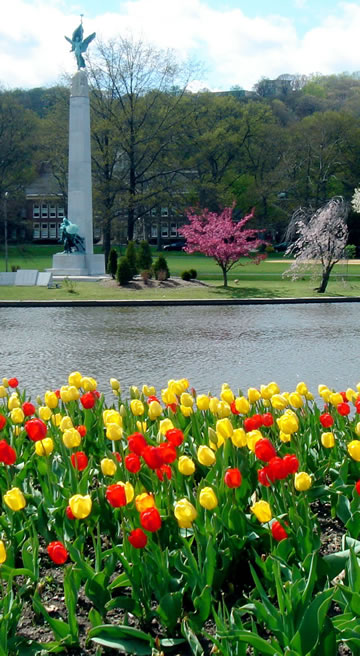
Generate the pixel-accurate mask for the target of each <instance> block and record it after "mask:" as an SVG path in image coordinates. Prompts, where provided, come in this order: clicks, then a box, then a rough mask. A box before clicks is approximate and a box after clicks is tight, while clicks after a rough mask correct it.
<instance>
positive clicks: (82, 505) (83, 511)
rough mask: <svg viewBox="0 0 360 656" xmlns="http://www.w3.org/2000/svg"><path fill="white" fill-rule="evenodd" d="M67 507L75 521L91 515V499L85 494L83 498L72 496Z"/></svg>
mask: <svg viewBox="0 0 360 656" xmlns="http://www.w3.org/2000/svg"><path fill="white" fill-rule="evenodd" d="M69 506H70V508H71V512H72V514H73V515H74V517H75V518H76V519H85V518H86V517H88V516H89V515H90V513H91V508H92V501H91V497H90V495H89V494H86V495H85V496H82V495H81V494H74V496H72V497H71V498H70V499H69Z"/></svg>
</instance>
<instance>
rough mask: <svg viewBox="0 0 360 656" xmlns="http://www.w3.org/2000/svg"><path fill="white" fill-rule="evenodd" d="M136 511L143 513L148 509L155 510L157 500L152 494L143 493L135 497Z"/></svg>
mask: <svg viewBox="0 0 360 656" xmlns="http://www.w3.org/2000/svg"><path fill="white" fill-rule="evenodd" d="M135 507H136V510H137V511H138V512H139V513H141V512H143V511H144V510H147V509H148V508H155V500H154V497H153V495H152V494H148V492H142V493H141V494H138V495H137V496H136V497H135Z"/></svg>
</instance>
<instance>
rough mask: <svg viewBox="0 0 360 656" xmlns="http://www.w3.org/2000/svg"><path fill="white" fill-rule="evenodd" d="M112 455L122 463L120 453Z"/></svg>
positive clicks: (116, 452) (114, 452) (115, 452)
mask: <svg viewBox="0 0 360 656" xmlns="http://www.w3.org/2000/svg"><path fill="white" fill-rule="evenodd" d="M112 454H113V456H114V458H116V460H117V461H118V462H121V460H122V458H121V455H120V453H119V452H118V451H113V452H112Z"/></svg>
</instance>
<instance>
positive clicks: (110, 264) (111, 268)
mask: <svg viewBox="0 0 360 656" xmlns="http://www.w3.org/2000/svg"><path fill="white" fill-rule="evenodd" d="M117 261H118V253H117V251H116V250H115V248H112V249H111V251H110V253H109V258H108V261H107V267H106V272H107V273H109V274H110V275H111V276H112V277H113V278H115V276H116V271H117Z"/></svg>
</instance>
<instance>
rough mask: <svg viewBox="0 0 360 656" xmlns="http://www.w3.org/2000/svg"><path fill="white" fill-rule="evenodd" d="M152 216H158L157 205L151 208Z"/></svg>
mask: <svg viewBox="0 0 360 656" xmlns="http://www.w3.org/2000/svg"><path fill="white" fill-rule="evenodd" d="M151 216H156V207H153V208H152V210H151Z"/></svg>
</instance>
